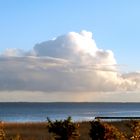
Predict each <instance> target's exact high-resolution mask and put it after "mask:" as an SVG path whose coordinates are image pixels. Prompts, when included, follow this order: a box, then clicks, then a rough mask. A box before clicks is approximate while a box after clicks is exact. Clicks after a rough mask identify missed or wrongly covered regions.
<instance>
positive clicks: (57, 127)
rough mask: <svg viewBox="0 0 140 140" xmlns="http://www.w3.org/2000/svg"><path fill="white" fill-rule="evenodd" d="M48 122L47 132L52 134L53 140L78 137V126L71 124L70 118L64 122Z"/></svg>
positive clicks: (66, 139)
mask: <svg viewBox="0 0 140 140" xmlns="http://www.w3.org/2000/svg"><path fill="white" fill-rule="evenodd" d="M47 121H48V131H49V132H50V133H53V134H54V136H55V140H70V139H75V138H78V137H79V132H78V127H79V126H78V125H77V124H75V123H73V122H72V119H71V117H68V118H67V119H66V120H59V121H58V120H56V121H54V122H53V121H51V120H50V119H49V118H47Z"/></svg>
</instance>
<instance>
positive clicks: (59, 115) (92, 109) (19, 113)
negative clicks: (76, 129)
mask: <svg viewBox="0 0 140 140" xmlns="http://www.w3.org/2000/svg"><path fill="white" fill-rule="evenodd" d="M68 116H71V117H72V120H73V121H89V120H94V118H95V117H140V103H88V102H86V103H85V102H84V103H72V102H71V103H23V102H18V103H0V121H4V122H45V121H47V117H49V118H50V119H51V120H64V119H66V118H67V117H68Z"/></svg>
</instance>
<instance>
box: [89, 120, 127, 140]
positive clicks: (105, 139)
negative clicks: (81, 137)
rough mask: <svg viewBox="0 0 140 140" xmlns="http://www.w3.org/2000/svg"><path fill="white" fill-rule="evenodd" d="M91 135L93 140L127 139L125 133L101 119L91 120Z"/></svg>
mask: <svg viewBox="0 0 140 140" xmlns="http://www.w3.org/2000/svg"><path fill="white" fill-rule="evenodd" d="M90 123H91V129H90V133H89V135H90V137H91V138H92V140H126V138H125V136H124V134H123V133H122V132H120V131H119V130H118V129H117V128H116V127H114V126H113V125H109V124H107V123H103V122H101V121H100V120H95V121H92V122H90Z"/></svg>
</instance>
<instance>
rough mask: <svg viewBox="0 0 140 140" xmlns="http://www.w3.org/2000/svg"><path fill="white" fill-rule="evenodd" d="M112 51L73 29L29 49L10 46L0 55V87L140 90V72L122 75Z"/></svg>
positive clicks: (75, 90) (42, 89)
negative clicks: (27, 50)
mask: <svg viewBox="0 0 140 140" xmlns="http://www.w3.org/2000/svg"><path fill="white" fill-rule="evenodd" d="M116 66H117V61H116V59H115V57H114V54H113V52H112V51H111V50H103V49H101V48H98V47H97V45H96V43H95V40H94V39H93V36H92V33H91V32H87V31H81V32H80V33H76V32H70V33H68V34H66V35H62V36H58V37H56V38H54V39H52V40H49V41H45V42H42V43H38V44H36V45H35V46H34V47H33V49H32V50H31V51H29V52H25V51H23V50H19V49H7V50H6V51H5V52H3V53H2V54H1V57H0V89H1V90H3V91H4V90H9V91H11V90H12V91H14V90H15V91H17V90H22V91H41V92H42V91H43V92H49V93H50V92H51V93H52V92H90V93H91V92H94V93H95V92H118V91H133V90H139V86H140V74H139V73H137V78H136V74H120V72H119V70H118V69H117V67H116Z"/></svg>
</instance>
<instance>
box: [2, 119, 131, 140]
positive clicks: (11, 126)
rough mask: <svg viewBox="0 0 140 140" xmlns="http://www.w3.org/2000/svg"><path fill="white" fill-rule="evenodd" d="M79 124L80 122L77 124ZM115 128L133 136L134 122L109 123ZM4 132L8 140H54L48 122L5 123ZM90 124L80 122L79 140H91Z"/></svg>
mask: <svg viewBox="0 0 140 140" xmlns="http://www.w3.org/2000/svg"><path fill="white" fill-rule="evenodd" d="M76 123H78V122H76ZM107 123H108V124H111V125H113V126H115V127H116V128H117V129H118V130H120V131H121V132H124V133H126V134H127V136H128V137H131V136H132V129H131V124H132V121H129V120H127V121H114V122H107ZM2 127H3V130H4V132H5V134H6V140H14V138H16V137H19V136H20V137H21V140H53V135H52V134H50V133H49V132H48V129H47V122H40V123H9V122H4V123H3V126H2ZM90 128H91V126H90V122H86V121H85V122H79V133H80V138H79V140H91V138H90V136H89V130H90Z"/></svg>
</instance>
